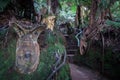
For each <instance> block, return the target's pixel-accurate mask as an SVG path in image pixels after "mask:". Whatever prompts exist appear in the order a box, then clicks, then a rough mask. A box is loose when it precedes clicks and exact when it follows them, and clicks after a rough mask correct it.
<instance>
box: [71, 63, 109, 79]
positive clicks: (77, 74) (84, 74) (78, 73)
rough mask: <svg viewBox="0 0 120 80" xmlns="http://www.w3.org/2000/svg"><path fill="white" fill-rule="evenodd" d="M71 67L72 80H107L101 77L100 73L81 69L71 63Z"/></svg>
mask: <svg viewBox="0 0 120 80" xmlns="http://www.w3.org/2000/svg"><path fill="white" fill-rule="evenodd" d="M69 66H70V74H71V78H72V80H107V79H105V78H103V77H101V76H100V74H99V73H97V72H95V71H92V70H90V69H88V68H85V67H79V66H77V65H75V64H71V63H69Z"/></svg>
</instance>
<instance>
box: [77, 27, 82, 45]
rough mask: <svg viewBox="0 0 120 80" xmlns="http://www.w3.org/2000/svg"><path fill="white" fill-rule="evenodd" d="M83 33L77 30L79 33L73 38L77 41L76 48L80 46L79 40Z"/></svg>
mask: <svg viewBox="0 0 120 80" xmlns="http://www.w3.org/2000/svg"><path fill="white" fill-rule="evenodd" d="M82 34H83V31H82V30H81V29H79V32H78V33H77V34H76V35H75V38H76V39H77V43H78V45H77V46H78V47H79V46H80V39H81V37H82Z"/></svg>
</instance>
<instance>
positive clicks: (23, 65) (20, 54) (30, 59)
mask: <svg viewBox="0 0 120 80" xmlns="http://www.w3.org/2000/svg"><path fill="white" fill-rule="evenodd" d="M11 26H13V28H14V29H15V31H16V32H17V33H18V35H19V38H18V41H17V45H16V61H15V69H16V70H17V71H18V72H20V73H27V74H30V73H32V72H34V71H35V70H36V68H37V66H38V64H39V55H40V49H39V44H38V42H37V38H38V36H39V34H40V33H41V32H42V31H43V30H44V29H45V27H43V26H38V25H34V26H33V25H30V26H32V27H34V28H31V29H25V28H24V27H22V24H20V21H14V22H12V24H11ZM24 26H25V25H24Z"/></svg>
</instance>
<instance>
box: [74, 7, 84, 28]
mask: <svg viewBox="0 0 120 80" xmlns="http://www.w3.org/2000/svg"><path fill="white" fill-rule="evenodd" d="M80 24H82V22H81V5H77V10H76V16H75V26H76V27H77V28H78V29H79V28H80Z"/></svg>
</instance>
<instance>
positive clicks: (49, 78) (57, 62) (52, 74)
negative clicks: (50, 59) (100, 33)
mask: <svg viewBox="0 0 120 80" xmlns="http://www.w3.org/2000/svg"><path fill="white" fill-rule="evenodd" d="M58 52H59V51H58ZM63 56H64V58H63V62H62V63H61V64H60V65H59V66H58V64H59V63H60V61H61V60H62V58H61V57H62V56H60V57H59V58H58V60H57V61H56V63H55V68H54V70H52V73H51V74H50V75H49V76H48V78H47V80H51V78H52V77H53V76H54V75H55V73H57V72H58V70H59V69H60V68H61V67H62V66H63V65H64V64H65V62H66V58H67V53H66V51H65V53H64V55H63ZM57 66H58V67H57Z"/></svg>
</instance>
